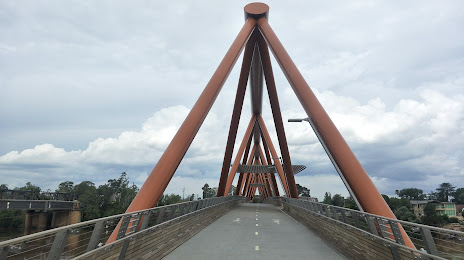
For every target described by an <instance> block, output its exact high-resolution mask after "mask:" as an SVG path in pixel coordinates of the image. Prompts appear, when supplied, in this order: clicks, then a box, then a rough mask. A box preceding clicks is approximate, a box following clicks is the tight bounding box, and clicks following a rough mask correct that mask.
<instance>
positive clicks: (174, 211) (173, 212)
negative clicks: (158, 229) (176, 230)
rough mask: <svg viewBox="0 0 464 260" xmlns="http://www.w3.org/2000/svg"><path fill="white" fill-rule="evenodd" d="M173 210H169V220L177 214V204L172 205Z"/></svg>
mask: <svg viewBox="0 0 464 260" xmlns="http://www.w3.org/2000/svg"><path fill="white" fill-rule="evenodd" d="M170 209H171V211H170V212H169V217H168V220H171V219H172V218H173V217H174V215H175V214H176V209H177V205H172V206H171V207H170Z"/></svg>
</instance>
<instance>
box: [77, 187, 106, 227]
mask: <svg viewBox="0 0 464 260" xmlns="http://www.w3.org/2000/svg"><path fill="white" fill-rule="evenodd" d="M74 194H76V197H77V200H79V202H80V203H81V208H82V219H83V220H91V219H96V218H99V217H101V216H102V214H101V211H100V210H101V206H102V205H101V197H100V195H99V194H98V191H97V188H96V187H95V184H94V183H93V182H91V181H83V182H81V183H79V184H77V185H75V186H74Z"/></svg>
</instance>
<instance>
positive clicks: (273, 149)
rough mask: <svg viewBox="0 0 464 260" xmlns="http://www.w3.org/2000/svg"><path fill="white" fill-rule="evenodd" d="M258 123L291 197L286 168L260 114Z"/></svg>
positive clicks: (286, 192)
mask: <svg viewBox="0 0 464 260" xmlns="http://www.w3.org/2000/svg"><path fill="white" fill-rule="evenodd" d="M258 123H259V127H260V129H261V135H262V136H263V137H264V140H266V143H267V146H268V148H269V151H270V152H271V156H272V160H273V162H274V166H275V167H276V170H277V173H278V174H279V177H280V182H281V183H282V187H283V189H284V191H285V194H286V195H287V197H290V192H289V190H288V185H287V178H286V177H285V174H284V170H283V168H282V165H281V164H280V160H279V158H278V156H277V152H276V150H275V148H274V145H273V144H272V141H271V137H270V136H269V132H268V131H267V128H266V125H265V124H264V120H263V117H262V116H261V115H260V116H258Z"/></svg>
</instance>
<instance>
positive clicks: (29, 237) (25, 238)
mask: <svg viewBox="0 0 464 260" xmlns="http://www.w3.org/2000/svg"><path fill="white" fill-rule="evenodd" d="M229 197H242V196H229ZM215 198H217V197H212V198H207V199H202V200H193V201H185V202H180V203H175V204H169V205H164V206H159V207H153V208H149V209H143V210H138V211H133V212H129V213H122V214H118V215H112V216H108V217H103V218H98V219H92V220H87V221H84V222H80V223H76V224H71V225H67V226H63V227H58V228H54V229H50V230H45V231H42V232H38V233H34V234H30V235H26V236H22V237H17V238H13V239H10V240H6V241H3V242H0V248H3V247H5V246H9V245H14V244H18V243H21V242H23V241H28V240H32V239H35V238H37V237H43V236H46V235H51V234H55V233H58V232H60V231H64V230H68V229H75V228H79V227H82V226H88V225H91V224H96V223H97V222H100V221H106V220H111V219H117V218H120V217H125V216H129V215H133V214H138V213H143V212H148V211H150V210H158V209H162V208H168V207H172V206H175V205H181V204H187V203H192V202H198V201H207V200H211V199H215Z"/></svg>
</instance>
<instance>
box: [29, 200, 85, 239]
mask: <svg viewBox="0 0 464 260" xmlns="http://www.w3.org/2000/svg"><path fill="white" fill-rule="evenodd" d="M81 218H82V212H81V210H80V209H79V202H78V201H74V204H73V208H72V210H52V211H45V210H40V211H36V210H28V211H27V212H26V218H25V221H24V235H29V234H32V233H36V232H40V231H44V230H48V229H52V228H57V227H63V226H66V225H71V224H76V223H79V222H81Z"/></svg>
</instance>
